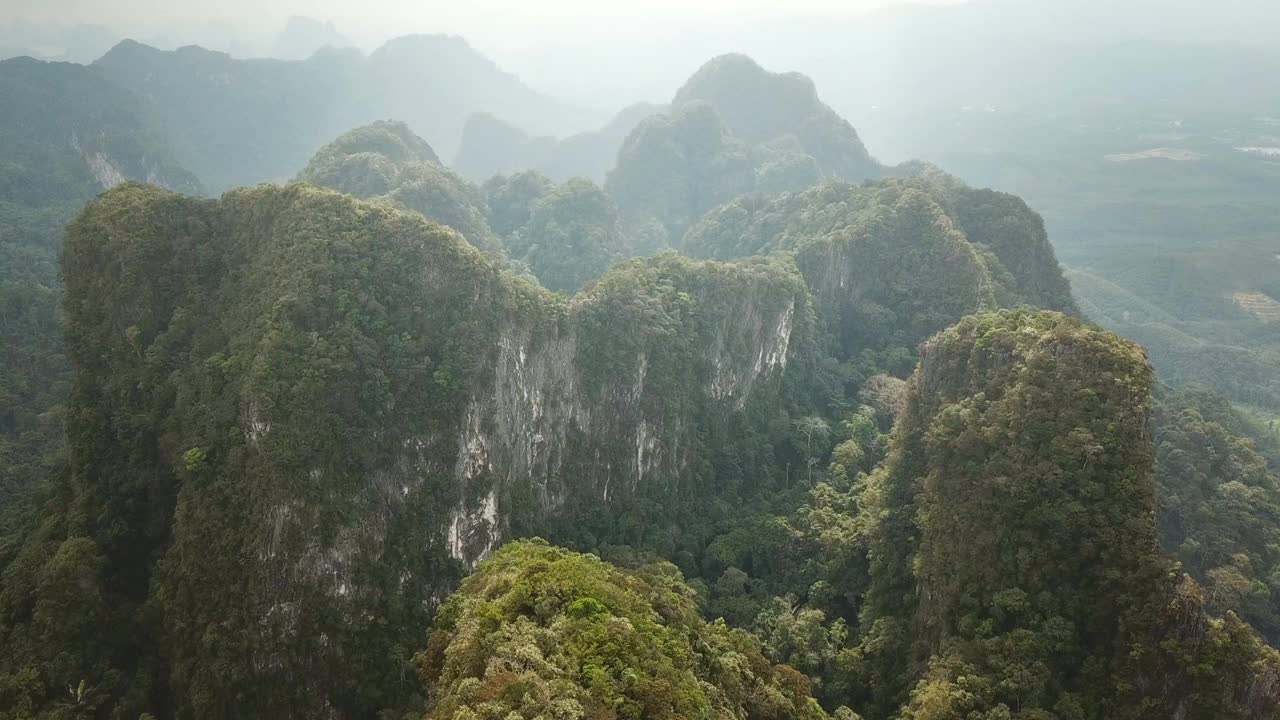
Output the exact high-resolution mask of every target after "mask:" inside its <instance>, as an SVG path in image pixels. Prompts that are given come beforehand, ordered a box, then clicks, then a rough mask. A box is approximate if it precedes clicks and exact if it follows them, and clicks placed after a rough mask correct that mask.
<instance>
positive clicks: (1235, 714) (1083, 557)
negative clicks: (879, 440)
mask: <svg viewBox="0 0 1280 720" xmlns="http://www.w3.org/2000/svg"><path fill="white" fill-rule="evenodd" d="M1150 388H1151V371H1150V368H1149V366H1148V365H1147V363H1146V359H1145V357H1144V355H1143V353H1142V351H1141V349H1140V348H1138V347H1137V346H1136V345H1133V344H1132V343H1128V342H1125V341H1122V340H1121V339H1120V338H1118V337H1116V336H1115V335H1112V334H1110V333H1107V332H1104V331H1100V330H1097V329H1093V328H1090V327H1088V326H1086V325H1083V324H1082V323H1080V322H1079V321H1076V320H1071V319H1068V318H1066V317H1064V316H1061V315H1057V314H1053V313H1039V314H1035V313H1026V312H1009V311H1006V312H1002V313H993V314H987V315H982V316H977V317H972V318H966V319H965V320H963V321H961V322H960V323H959V324H957V325H956V326H954V327H952V328H950V329H948V330H947V331H945V332H943V333H941V334H939V335H938V336H936V337H934V338H933V339H931V340H930V341H929V342H927V343H925V345H924V346H923V347H922V348H921V360H920V366H919V368H918V369H917V371H916V374H915V376H914V377H913V379H912V382H911V387H910V390H909V391H908V396H907V399H906V410H905V411H904V414H903V416H902V417H901V418H900V419H899V421H898V424H897V425H896V426H895V429H894V437H893V440H892V445H891V448H890V450H889V454H888V459H887V460H886V462H885V464H884V465H883V466H882V467H881V468H880V469H879V470H878V471H877V472H876V474H875V475H874V476H873V477H872V479H871V481H870V486H869V489H868V517H870V518H873V520H872V521H871V522H872V523H873V524H872V525H871V527H870V528H869V531H868V532H869V536H870V549H869V557H870V561H871V567H870V576H871V583H870V586H869V589H868V591H867V596H866V605H865V606H864V609H863V611H862V619H861V621H862V623H863V627H864V628H865V629H866V631H867V632H866V634H865V635H864V639H863V648H864V653H863V655H862V657H861V658H859V660H858V664H859V666H860V667H859V672H862V673H866V677H867V678H868V679H870V678H871V677H872V676H875V677H877V678H879V681H878V683H877V684H876V685H874V687H878V688H879V695H880V696H879V697H878V698H875V699H873V704H875V705H878V706H880V707H882V708H884V709H886V710H887V709H888V708H891V707H893V706H895V705H897V704H899V703H902V702H905V703H906V708H905V712H904V713H903V714H902V715H901V716H903V717H957V716H960V717H963V716H966V715H968V716H970V717H974V716H981V713H989V712H999V711H1000V709H1001V708H1004V710H1003V711H1004V712H1005V713H1008V712H1009V708H1013V707H1020V708H1023V709H1025V710H1034V709H1040V710H1041V712H1045V713H1050V712H1052V713H1054V714H1065V713H1074V714H1076V716H1078V717H1100V716H1105V717H1111V718H1140V717H1152V716H1160V717H1164V716H1169V717H1204V718H1208V717H1219V718H1247V717H1271V716H1274V715H1275V713H1277V712H1278V710H1277V708H1278V707H1280V696H1277V694H1276V692H1275V690H1274V684H1272V683H1271V682H1270V678H1273V677H1275V676H1276V673H1277V672H1278V671H1280V654H1277V653H1276V651H1275V650H1273V649H1271V648H1268V647H1266V646H1264V645H1262V644H1261V643H1260V642H1259V641H1258V639H1257V637H1256V636H1254V635H1253V634H1252V633H1251V632H1250V631H1248V629H1247V626H1244V624H1243V623H1242V622H1241V621H1240V620H1239V619H1238V618H1237V617H1236V616H1234V615H1232V614H1228V615H1227V616H1226V617H1225V618H1222V619H1218V618H1212V617H1210V616H1209V615H1208V614H1207V612H1206V611H1205V609H1204V604H1205V601H1204V598H1203V596H1202V594H1201V591H1200V590H1199V588H1197V587H1195V583H1194V582H1193V581H1191V580H1190V579H1189V578H1185V577H1180V574H1179V573H1178V572H1177V567H1176V566H1175V565H1173V563H1171V562H1170V561H1168V560H1166V559H1165V558H1164V557H1162V556H1161V555H1160V554H1159V553H1158V552H1156V551H1154V548H1155V547H1156V537H1157V530H1156V525H1155V521H1154V516H1155V506H1156V482H1155V480H1154V478H1153V476H1152V469H1153V447H1152V442H1151V437H1150V435H1149V434H1148V426H1147V422H1146V419H1147V415H1148V412H1149V409H1150V402H1151V398H1150ZM1050 408H1052V410H1050ZM939 713H941V714H939Z"/></svg>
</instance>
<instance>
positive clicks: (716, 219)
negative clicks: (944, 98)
mask: <svg viewBox="0 0 1280 720" xmlns="http://www.w3.org/2000/svg"><path fill="white" fill-rule="evenodd" d="M975 194H976V195H978V196H980V197H982V198H986V197H987V196H986V195H985V193H983V192H982V191H972V190H970V189H968V188H965V187H963V186H962V185H960V184H959V183H956V182H954V181H945V180H944V179H940V178H919V179H905V180H900V179H894V180H886V181H880V182H876V183H868V184H864V185H862V186H854V185H848V184H843V183H829V184H824V185H821V186H818V187H815V188H813V189H810V190H807V191H805V192H802V193H793V194H784V195H781V196H777V197H768V196H760V195H749V196H746V197H742V198H739V199H738V200H735V201H734V202H732V203H729V204H727V205H724V206H722V207H720V208H717V209H715V210H714V211H712V212H710V213H709V214H708V215H707V216H706V217H705V218H704V219H703V220H702V221H701V222H700V223H698V225H696V226H694V227H693V228H692V229H691V230H690V231H689V232H688V233H687V235H686V236H685V239H684V246H685V250H686V252H688V253H689V254H691V255H694V256H697V257H714V258H721V259H730V258H735V257H741V256H745V255H756V254H765V253H778V252H781V253H788V254H792V255H794V256H795V258H796V263H797V265H799V266H800V269H801V272H803V273H804V275H805V279H806V281H807V282H808V284H809V286H810V288H812V289H813V291H814V293H815V295H816V296H817V298H818V301H819V307H820V308H821V309H822V311H823V316H824V319H825V320H826V322H827V325H828V328H829V330H830V331H831V332H832V333H833V334H834V335H835V337H836V340H837V343H838V348H839V350H840V352H841V355H842V356H843V357H846V358H847V357H852V356H854V355H856V354H857V353H858V352H859V351H862V350H865V349H876V350H884V349H887V348H893V347H898V348H908V349H910V348H914V346H915V344H916V343H918V342H919V341H920V340H923V339H924V338H925V337H927V336H928V335H929V334H931V333H933V332H936V331H938V330H940V329H942V328H943V327H946V326H947V325H948V324H950V323H952V322H954V321H955V320H957V319H959V318H960V317H962V316H964V315H966V314H968V313H971V312H974V311H977V310H980V309H983V308H988V307H991V306H992V305H997V306H1013V305H1017V304H1021V303H1028V304H1037V305H1047V306H1048V307H1051V308H1058V309H1063V310H1071V309H1073V308H1074V306H1073V304H1072V303H1071V298H1070V293H1069V291H1068V289H1067V283H1066V280H1064V279H1063V277H1062V272H1061V269H1060V268H1059V267H1058V264H1057V261H1056V260H1055V259H1054V256H1053V250H1052V248H1051V247H1050V246H1049V244H1048V240H1047V239H1046V238H1045V236H1044V229H1043V225H1042V224H1041V223H1040V220H1039V218H1038V216H1036V215H1035V214H1034V213H1031V212H1030V211H1026V212H1025V213H1024V214H1022V215H1018V214H1010V215H1006V216H1002V217H1004V218H1005V219H1004V220H1001V221H1000V222H998V223H997V222H996V221H994V220H990V221H982V220H981V218H982V217H985V216H983V215H982V214H981V213H982V211H981V210H980V209H977V210H975V209H974V203H972V202H970V200H969V199H968V198H971V197H972V196H974V195H975ZM983 202H985V201H983ZM978 207H979V208H983V207H986V206H985V205H980V206H978ZM1023 209H1025V207H1024V208H1023ZM975 217H976V218H977V219H974V218H975ZM984 222H985V224H984ZM993 228H995V229H993ZM965 229H967V230H968V231H969V232H965ZM1010 268H1012V269H1016V271H1017V272H1016V273H1014V272H1012V271H1011V270H1010ZM1042 287H1043V288H1044V289H1043V290H1041V288H1042ZM1024 288H1025V292H1024Z"/></svg>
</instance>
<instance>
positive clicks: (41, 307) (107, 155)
mask: <svg viewBox="0 0 1280 720" xmlns="http://www.w3.org/2000/svg"><path fill="white" fill-rule="evenodd" d="M0 97H3V98H4V99H5V102H3V103H0V106H2V107H0V145H3V146H4V148H5V153H4V159H3V160H2V161H0V318H3V322H0V328H2V329H0V337H2V338H3V349H0V408H3V409H2V410H0V528H2V527H6V522H5V521H6V520H7V519H8V511H9V510H11V509H12V508H13V507H14V505H15V504H16V503H17V502H18V501H19V500H20V499H21V498H25V497H26V496H27V494H28V493H29V492H30V491H31V490H33V489H34V488H36V487H38V486H39V485H41V484H42V483H43V482H44V481H46V480H48V479H49V478H50V477H51V476H53V475H55V474H56V472H57V470H56V468H57V467H58V466H59V464H60V463H61V462H62V458H61V456H60V449H61V447H62V437H61V435H62V433H61V422H62V417H61V410H60V408H61V406H62V402H63V398H64V396H65V393H66V389H67V383H68V381H69V377H70V372H69V368H68V365H67V359H66V356H65V353H64V351H63V345H62V310H61V282H60V280H59V271H58V254H59V249H60V245H61V240H62V227H63V225H65V224H66V223H67V221H69V220H70V219H71V217H72V216H73V215H74V214H75V212H76V211H77V210H78V209H79V206H80V205H81V204H82V203H84V202H85V201H87V200H89V199H90V198H92V197H93V196H94V195H96V194H98V193H99V192H101V191H103V190H106V189H108V188H110V187H112V186H114V185H116V184H117V183H120V182H123V181H124V180H126V179H133V180H145V181H148V182H152V183H155V184H159V185H166V186H168V187H171V188H173V189H176V190H180V191H183V192H193V193H194V192H199V191H200V184H199V182H197V180H196V179H195V177H193V176H192V175H191V174H190V173H188V172H186V171H185V170H184V169H182V168H181V167H180V166H179V164H178V163H177V162H176V161H175V160H174V153H173V151H172V150H171V149H170V148H169V146H168V145H167V143H166V141H165V139H164V137H163V135H162V134H161V133H160V132H158V131H157V130H156V129H155V128H154V127H153V126H151V125H150V124H149V123H148V122H147V121H146V119H145V118H144V117H142V116H141V115H140V114H139V112H138V103H137V100H136V99H135V98H133V97H132V96H130V95H129V94H128V93H127V92H124V91H122V90H120V89H119V88H116V87H114V86H112V85H111V84H110V83H109V82H107V81H106V79H105V78H103V77H102V74H101V73H99V72H97V71H95V70H94V69H92V68H86V67H84V66H81V65H73V64H70V63H46V62H41V61H37V60H32V59H30V58H17V59H13V60H6V61H3V62H0Z"/></svg>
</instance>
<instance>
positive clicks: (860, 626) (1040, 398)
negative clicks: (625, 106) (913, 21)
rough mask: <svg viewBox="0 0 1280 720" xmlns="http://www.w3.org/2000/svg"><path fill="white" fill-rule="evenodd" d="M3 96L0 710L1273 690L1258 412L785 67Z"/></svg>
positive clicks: (142, 81) (181, 69)
mask: <svg viewBox="0 0 1280 720" xmlns="http://www.w3.org/2000/svg"><path fill="white" fill-rule="evenodd" d="M304 30H306V31H308V32H310V31H313V30H314V31H317V32H325V33H327V32H328V30H333V28H328V29H326V28H324V27H312V28H310V30H308V29H307V28H300V29H299V30H298V31H299V32H302V31H304ZM441 67H449V68H451V69H452V71H451V73H445V72H439V69H440V68H441ZM371 78H374V79H376V82H374V81H373V80H371ZM0 83H3V84H0V96H2V97H3V99H6V100H8V99H10V98H14V99H19V100H21V102H16V103H4V104H2V105H0V108H3V109H0V133H3V134H2V135H0V138H2V139H4V140H5V147H6V149H7V148H8V147H13V148H15V150H14V151H13V152H12V153H8V154H6V156H5V157H4V158H3V160H0V171H2V172H0V191H2V192H3V193H4V195H3V196H0V202H2V203H3V205H0V208H3V209H4V213H5V214H4V216H3V218H0V232H3V234H2V235H0V240H3V247H4V253H5V255H4V260H5V266H4V268H3V270H4V275H3V278H2V279H3V282H4V286H3V291H4V295H3V300H4V305H3V306H2V307H3V311H4V315H3V321H4V325H3V328H4V332H5V350H4V354H3V355H2V356H0V361H2V362H3V363H4V365H3V367H2V368H0V369H2V370H3V375H0V378H2V384H0V392H3V395H0V399H3V400H4V405H2V406H0V411H2V412H0V432H3V435H0V440H2V441H3V443H4V444H3V446H0V449H2V450H3V455H0V481H2V482H3V484H2V485H0V492H4V493H5V495H0V503H3V505H0V512H2V513H4V515H5V522H4V524H3V525H0V720H10V719H12V720H19V719H22V720H28V719H29V718H41V719H48V720H54V719H59V720H61V719H64V718H68V719H69V718H77V719H79V718H86V719H87V718H95V719H98V718H102V719H106V718H112V719H120V720H134V719H135V718H151V719H157V718H164V719H168V718H181V719H183V720H188V719H189V720H206V719H207V720H220V719H222V718H241V717H282V718H317V717H319V718H337V719H347V718H350V719H356V718H361V719H367V718H382V719H384V720H385V719H390V718H427V719H429V720H437V719H438V720H553V719H555V720H587V719H591V720H623V719H631V720H644V719H648V718H672V719H674V718H706V719H707V720H712V719H716V720H727V719H730V718H732V719H735V720H770V719H777V720H787V719H801V718H803V719H805V720H823V719H824V718H833V719H834V720H1094V719H1097V720H1102V719H1104V718H1105V719H1107V720H1113V719H1121V720H1124V719H1129V718H1132V719H1133V720H1139V719H1145V718H1152V717H1160V718H1165V717H1168V718H1184V719H1186V720H1218V719H1221V718H1226V719H1239V720H1246V719H1249V720H1252V719H1255V718H1260V719H1264V720H1266V719H1272V720H1277V719H1280V653H1278V652H1277V651H1276V650H1275V649H1274V648H1273V644H1274V643H1276V642H1280V615H1278V614H1277V612H1278V611H1277V607H1280V564H1278V563H1280V479H1278V478H1277V476H1276V467H1277V466H1276V462H1277V460H1280V443H1278V442H1277V441H1276V439H1275V438H1274V437H1273V434H1272V433H1271V432H1270V428H1269V427H1268V426H1267V425H1266V422H1267V421H1266V419H1265V417H1263V418H1262V419H1260V417H1259V415H1258V414H1256V413H1254V412H1250V411H1249V409H1247V408H1245V409H1242V408H1241V407H1240V406H1238V405H1233V404H1232V403H1231V402H1230V401H1229V399H1225V398H1223V397H1222V396H1221V394H1220V393H1216V392H1215V390H1216V389H1217V388H1211V389H1204V388H1194V387H1188V386H1186V384H1185V383H1182V382H1178V383H1174V384H1166V383H1162V382H1160V380H1161V379H1162V378H1163V374H1162V373H1163V372H1164V371H1163V370H1162V368H1161V367H1156V368H1155V370H1153V368H1152V366H1151V364H1150V363H1149V362H1148V355H1147V352H1146V350H1144V348H1143V347H1141V346H1140V345H1138V344H1136V343H1134V342H1133V341H1131V340H1128V339H1124V338H1122V337H1120V336H1119V335H1116V334H1114V333H1112V332H1110V331H1108V330H1104V329H1101V328H1099V327H1096V326H1094V325H1092V324H1091V322H1090V319H1089V317H1090V316H1091V310H1092V308H1093V307H1094V306H1093V305H1089V304H1088V303H1082V304H1079V305H1078V304H1077V302H1076V300H1075V299H1074V298H1073V295H1072V286H1071V285H1070V283H1069V280H1068V276H1067V275H1066V274H1065V273H1064V272H1063V269H1062V267H1061V266H1060V265H1059V263H1058V258H1057V255H1056V253H1055V250H1054V247H1053V246H1052V245H1051V243H1050V239H1049V234H1048V232H1047V231H1046V225H1045V221H1044V220H1043V219H1042V218H1041V216H1040V215H1039V214H1038V213H1037V212H1035V211H1034V210H1033V209H1032V208H1031V207H1030V206H1028V204H1027V203H1026V202H1024V201H1023V200H1022V199H1020V198H1019V197H1017V196H1014V195H1010V194H1006V193H1002V192H997V191H994V190H985V189H978V188H974V187H971V186H969V185H967V184H965V183H964V182H963V181H961V180H960V179H958V178H956V177H953V176H950V175H948V174H946V173H944V172H943V171H941V170H939V169H938V168H936V167H934V166H932V165H929V164H926V163H906V164H904V165H899V166H896V167H888V166H885V165H882V164H881V163H879V162H877V161H876V160H875V159H874V158H873V157H872V155H871V154H870V153H869V152H868V151H867V150H866V148H865V147H864V146H863V144H862V142H861V140H860V138H859V135H858V133H857V131H855V130H854V128H853V127H852V126H851V125H850V124H849V123H848V122H847V121H845V120H844V119H843V118H842V117H841V116H840V115H838V114H837V113H836V112H835V111H834V110H832V109H831V108H830V107H829V106H828V105H826V104H825V103H823V102H822V101H821V100H819V98H818V95H817V91H816V89H815V87H814V84H813V82H812V81H811V80H809V79H808V78H806V77H805V76H803V75H800V74H797V73H786V74H778V73H772V72H769V71H766V70H764V69H763V68H761V67H760V66H759V65H757V64H756V63H755V62H754V61H752V60H751V59H749V58H747V57H745V56H742V55H726V56H721V57H718V58H715V59H713V60H712V61H710V62H709V63H707V64H705V65H704V66H703V67H702V68H701V69H699V70H698V71H697V72H696V73H695V74H694V75H693V76H692V77H691V78H690V79H689V80H688V81H687V82H686V83H685V84H684V85H683V86H682V87H681V88H680V89H679V90H678V91H677V92H676V93H675V94H674V96H673V98H672V101H671V103H670V105H669V106H662V107H654V106H639V107H637V108H633V109H629V110H627V111H625V112H623V113H621V114H620V115H619V116H618V117H617V119H616V120H615V121H614V122H613V123H611V124H610V125H609V126H607V127H606V128H605V129H603V130H601V131H599V132H592V133H586V134H582V135H577V136H572V137H569V138H567V139H565V140H552V139H548V137H546V136H545V135H544V134H545V133H546V132H549V131H550V130H551V129H550V128H548V127H542V126H540V125H539V124H540V123H542V122H544V121H547V124H548V125H550V124H554V123H551V122H550V120H549V118H552V117H553V116H554V118H555V123H562V122H567V120H565V118H566V117H568V116H569V115H573V114H574V111H572V110H570V109H567V108H566V107H565V106H562V105H560V104H558V103H556V102H554V101H551V100H549V99H547V98H545V97H543V96H540V95H537V94H536V93H535V92H534V91H532V90H529V89H528V88H527V87H525V86H524V85H523V84H521V83H519V81H517V80H516V79H515V78H514V76H510V75H507V74H505V73H502V72H501V71H499V70H498V69H497V68H496V66H493V65H492V63H488V62H487V61H484V60H483V58H480V56H478V55H476V54H475V53H474V52H473V51H471V50H470V49H469V48H468V47H467V46H466V45H465V44H464V43H462V42H461V41H460V40H454V39H445V38H440V37H409V38H404V39H401V40H399V41H393V42H392V43H389V44H388V45H387V46H385V47H384V48H383V49H382V50H379V51H378V52H376V53H374V54H372V55H371V56H368V57H365V56H363V55H360V54H359V53H358V52H356V51H337V50H325V51H322V52H320V53H318V54H315V55H313V56H311V57H310V58H308V59H307V60H302V61H291V62H286V61H281V60H253V61H247V60H235V59H232V58H231V57H230V56H227V55H223V54H220V53H214V52H210V51H206V50H202V49H199V48H183V49H181V50H178V51H175V52H162V51H158V50H153V49H150V48H146V47H144V46H141V45H139V44H136V43H125V44H122V45H120V46H118V47H117V48H116V49H115V50H113V51H112V52H111V53H109V54H108V55H107V56H106V57H105V58H103V59H102V60H101V61H99V62H98V63H96V64H94V65H92V66H89V67H85V66H77V65H57V64H46V63H39V62H36V61H33V60H29V59H24V60H17V61H8V62H4V63H0ZM424 88H426V90H424ZM357 92H359V93H365V94H363V95H360V94H355V95H353V94H352V93H357ZM135 93H136V94H135ZM384 93H385V94H384ZM352 98H357V99H358V100H359V102H348V101H349V100H351V99H352ZM437 111H438V112H437ZM540 113H545V114H540ZM365 115H368V116H367V117H366V116H365ZM642 116H643V117H642ZM46 117H48V118H55V120H54V121H48V122H44V121H40V122H38V121H37V120H38V119H40V118H46ZM466 117H470V118H471V119H470V120H469V121H468V122H467V126H466V130H465V132H463V130H462V122H463V118H466ZM511 119H516V120H519V121H520V122H521V123H522V125H521V127H520V128H515V127H514V126H506V125H505V123H506V122H510V121H511ZM459 132H463V135H462V137H463V140H462V146H461V151H460V152H459V154H458V157H459V167H458V168H457V169H454V168H451V167H450V166H449V165H448V164H446V161H445V160H443V159H442V157H447V156H448V155H449V154H451V153H450V151H452V149H453V148H452V147H451V144H452V142H453V141H451V140H449V139H448V137H449V136H450V135H451V134H456V133H459ZM562 134H564V133H562ZM433 143H443V145H439V146H438V147H433ZM439 147H443V149H444V151H445V152H441V153H438V152H437V149H438V148H439ZM610 147H611V148H612V150H609V148H610ZM603 157H607V159H604V160H602V159H601V158H603ZM308 158H309V160H308ZM184 165H186V166H187V167H190V169H191V170H192V171H193V172H194V174H192V173H189V172H187V171H186V170H183V169H182V167H183V166H184ZM283 177H291V178H293V181H292V182H289V183H284V184H276V183H271V182H264V183H262V184H257V185H254V186H251V187H240V188H235V189H230V190H227V191H226V192H224V193H222V194H221V196H220V197H217V198H211V197H202V196H200V191H201V187H210V188H216V189H222V188H225V187H228V186H231V185H236V184H245V183H256V182H259V181H271V180H278V179H279V178H283ZM202 181H203V185H202ZM104 190H105V192H102V191H104ZM99 193H100V194H99ZM95 196H96V197H95ZM68 223H69V224H68ZM63 225H66V228H65V234H64V232H63ZM63 286H65V292H64V290H63ZM1138 339H1141V338H1138ZM1177 379H1178V380H1183V379H1184V378H1182V377H1179V378H1177ZM1232 399H1235V398H1232ZM13 498H22V499H21V501H18V500H15V499H13ZM1268 643H1271V644H1268Z"/></svg>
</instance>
